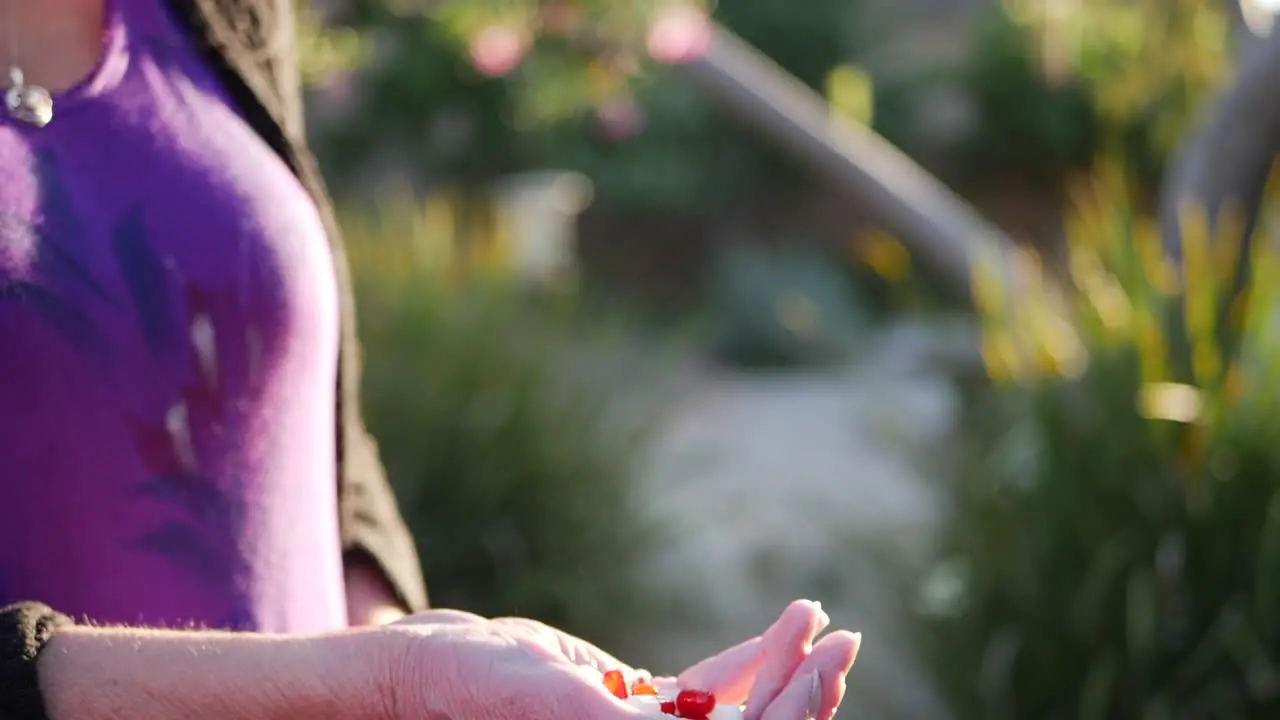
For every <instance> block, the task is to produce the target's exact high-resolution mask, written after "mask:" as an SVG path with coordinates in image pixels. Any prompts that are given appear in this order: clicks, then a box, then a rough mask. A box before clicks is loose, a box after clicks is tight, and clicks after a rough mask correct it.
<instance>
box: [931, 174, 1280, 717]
mask: <svg viewBox="0 0 1280 720" xmlns="http://www.w3.org/2000/svg"><path fill="white" fill-rule="evenodd" d="M1107 177H1114V175H1100V178H1102V181H1100V182H1099V183H1098V184H1097V185H1096V186H1095V187H1093V188H1092V189H1091V190H1092V191H1091V192H1089V193H1087V194H1084V195H1082V198H1083V199H1082V200H1081V202H1080V204H1079V205H1078V206H1077V207H1076V209H1075V210H1074V211H1073V213H1072V215H1071V217H1070V222H1069V228H1070V233H1069V234H1070V237H1071V240H1072V258H1071V270H1072V280H1073V283H1074V288H1073V289H1070V290H1066V291H1064V292H1056V291H1055V290H1054V289H1053V288H1052V287H1051V286H1049V285H1047V284H1044V283H1040V282H1036V281H1035V277H1036V276H1034V275H1029V276H1030V277H1032V279H1033V281H1032V282H1031V283H1030V285H1029V287H1028V289H1027V292H1026V293H1025V294H1023V295H1021V296H1019V297H1018V298H1017V299H1016V301H1015V300H1013V299H1010V298H1008V297H1006V296H1004V295H1003V294H1001V293H999V292H996V291H995V287H996V286H995V285H994V284H993V283H991V282H990V281H989V279H982V278H980V281H979V282H978V283H977V287H978V289H979V291H980V292H979V293H978V300H979V305H980V306H981V307H982V308H983V309H984V312H985V314H986V318H987V335H986V340H985V342H984V356H985V358H986V360H987V362H988V366H989V369H990V372H991V375H992V377H993V379H994V385H993V386H990V387H987V388H985V389H983V390H982V391H981V392H980V393H979V395H978V397H977V398H976V403H975V404H974V407H973V415H972V417H971V418H970V421H969V422H968V423H967V425H966V426H967V427H968V428H969V431H970V432H971V433H972V435H971V448H970V452H969V456H968V458H967V460H966V462H965V464H964V465H963V467H962V472H961V476H962V477H961V482H960V484H959V486H958V488H957V491H956V496H955V507H954V510H953V515H952V517H951V521H950V523H949V528H948V531H947V533H946V535H945V542H944V544H943V548H942V551H941V554H940V557H941V560H940V563H939V565H938V566H937V568H936V569H935V571H934V572H933V573H932V574H931V575H930V576H929V577H928V579H927V581H926V582H925V584H924V588H923V591H922V596H921V611H922V612H923V613H924V617H925V618H926V628H927V629H928V630H929V633H928V635H927V638H928V640H929V641H930V647H931V649H932V651H934V652H935V653H936V654H935V658H936V660H937V663H936V666H935V668H936V672H937V674H938V677H939V678H940V679H941V680H942V681H943V682H944V683H945V685H946V686H947V687H948V688H949V689H950V691H951V695H952V698H953V699H954V700H955V703H956V706H957V709H958V710H959V711H960V713H961V716H962V717H982V718H1037V719H1041V718H1044V719H1054V718H1063V719H1066V718H1072V719H1074V718H1126V719H1127V718H1144V719H1147V718H1151V719H1156V718H1171V719H1172V718H1187V719H1191V718H1196V719H1203V718H1261V717H1275V716H1276V715H1277V713H1280V492H1277V491H1278V490H1280V446H1278V445H1277V442H1276V438H1277V437H1280V387H1278V386H1277V383H1278V382H1280V343H1278V340H1280V337H1278V335H1277V332H1276V327H1275V324H1274V321H1275V317H1276V312H1277V304H1276V301H1277V299H1280V298H1278V296H1277V288H1280V262H1277V259H1276V258H1275V257H1273V256H1271V255H1270V254H1269V253H1263V254H1262V255H1260V256H1259V257H1258V258H1257V259H1256V262H1255V263H1254V265H1253V270H1252V271H1251V272H1252V276H1251V277H1249V278H1247V280H1248V282H1247V283H1245V284H1243V285H1239V284H1238V283H1237V280H1238V278H1237V275H1236V273H1237V272H1238V270H1237V268H1238V267H1239V263H1238V262H1237V261H1238V258H1236V257H1235V256H1234V255H1233V253H1235V252H1238V250H1233V249H1232V248H1229V247H1225V246H1227V245H1230V243H1226V242H1224V243H1221V244H1214V243H1210V242H1209V239H1208V238H1207V237H1205V236H1206V235H1207V231H1206V230H1205V228H1206V227H1207V224H1206V223H1205V222H1204V219H1203V217H1201V216H1198V215H1197V214H1196V213H1188V214H1187V216H1186V222H1185V223H1184V225H1185V227H1186V230H1185V231H1184V234H1185V235H1186V236H1187V237H1188V238H1189V239H1190V242H1189V244H1188V252H1187V259H1186V262H1185V264H1184V265H1183V266H1182V267H1181V268H1174V267H1170V266H1169V265H1168V261H1167V260H1165V258H1164V256H1163V255H1162V254H1161V252H1160V242H1159V238H1158V237H1157V236H1156V233H1157V231H1156V229H1155V227H1156V226H1155V223H1154V222H1152V221H1149V220H1147V219H1143V218H1138V217H1135V216H1134V215H1133V213H1132V212H1131V211H1130V210H1129V209H1128V205H1127V203H1126V202H1125V200H1124V198H1127V197H1129V196H1130V195H1131V192H1130V189H1129V188H1127V187H1124V186H1122V185H1120V184H1119V183H1118V182H1116V181H1112V180H1107ZM1228 237H1229V236H1228ZM1237 290H1238V291H1237Z"/></svg>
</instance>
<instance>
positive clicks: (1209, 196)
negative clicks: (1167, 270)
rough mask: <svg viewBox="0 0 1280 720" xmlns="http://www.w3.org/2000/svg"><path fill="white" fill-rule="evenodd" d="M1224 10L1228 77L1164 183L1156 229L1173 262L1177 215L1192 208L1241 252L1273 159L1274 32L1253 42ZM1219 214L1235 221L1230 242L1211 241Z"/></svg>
mask: <svg viewBox="0 0 1280 720" xmlns="http://www.w3.org/2000/svg"><path fill="white" fill-rule="evenodd" d="M1230 4H1231V5H1232V7H1233V8H1234V9H1235V11H1236V20H1237V24H1238V25H1239V26H1240V32H1241V37H1242V42H1241V43H1240V51H1239V62H1238V65H1237V68H1236V71H1235V74H1234V76H1233V77H1232V79H1231V81H1230V82H1229V83H1228V84H1227V86H1226V87H1225V88H1224V89H1223V90H1222V92H1221V93H1220V95H1219V96H1218V98H1217V99H1216V100H1215V101H1214V102H1213V103H1212V105H1211V106H1210V107H1209V109H1208V112H1207V113H1206V117H1205V121H1204V122H1203V123H1202V124H1201V125H1200V126H1199V127H1198V128H1197V129H1196V130H1195V131H1193V132H1192V133H1191V134H1190V136H1189V137H1188V138H1187V140H1186V141H1185V142H1184V144H1183V147H1182V148H1181V149H1180V150H1179V151H1178V153H1177V155H1176V157H1175V158H1174V161H1173V162H1172V163H1171V164H1170V171H1169V174H1168V175H1167V176H1166V179H1165V183H1164V188H1163V193H1162V197H1161V208H1160V221H1161V226H1162V230H1163V231H1164V237H1165V242H1166V247H1167V249H1168V251H1169V252H1170V254H1171V255H1173V256H1174V257H1175V258H1180V257H1181V248H1182V235H1181V232H1180V227H1179V212H1180V210H1181V209H1182V208H1185V207H1187V206H1188V204H1192V203H1194V204H1195V205H1197V206H1198V207H1199V208H1200V209H1201V210H1203V212H1205V213H1206V214H1207V216H1208V218H1209V228H1210V230H1211V232H1212V233H1213V235H1211V237H1212V238H1213V239H1214V240H1217V241H1219V242H1222V241H1228V242H1240V243H1243V244H1244V245H1243V247H1245V248H1246V249H1247V247H1248V242H1249V240H1250V238H1251V237H1252V235H1253V232H1254V229H1255V227H1256V225H1257V219H1258V218H1257V216H1258V213H1259V211H1260V209H1261V207H1262V202H1263V192H1264V190H1265V188H1266V184H1267V179H1268V177H1269V176H1270V173H1271V169H1272V166H1273V165H1274V163H1275V159H1276V155H1277V152H1280V29H1278V30H1277V31H1274V32H1271V33H1270V35H1269V36H1268V37H1266V38H1258V37H1256V36H1253V35H1252V34H1251V33H1249V31H1248V30H1247V29H1245V28H1244V27H1243V20H1242V18H1241V16H1240V13H1239V9H1240V8H1239V4H1238V2H1237V1H1233V2H1231V3H1230ZM1224 212H1230V213H1239V215H1238V218H1236V219H1235V220H1234V222H1239V225H1238V226H1236V227H1235V228H1232V230H1233V232H1237V233H1239V234H1238V235H1237V236H1236V237H1232V238H1226V237H1221V236H1220V235H1219V233H1221V232H1223V231H1224V230H1223V229H1222V228H1220V227H1219V224H1220V220H1221V219H1222V214H1223V213H1224ZM1243 255H1244V253H1242V256H1243Z"/></svg>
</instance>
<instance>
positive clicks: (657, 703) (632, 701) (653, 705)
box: [627, 695, 665, 717]
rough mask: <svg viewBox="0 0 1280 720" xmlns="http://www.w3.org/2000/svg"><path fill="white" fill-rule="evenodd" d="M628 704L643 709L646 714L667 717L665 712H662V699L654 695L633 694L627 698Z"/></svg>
mask: <svg viewBox="0 0 1280 720" xmlns="http://www.w3.org/2000/svg"><path fill="white" fill-rule="evenodd" d="M627 704H628V705H630V706H632V707H634V708H638V709H640V710H643V711H644V713H645V714H646V715H656V716H658V717H665V713H663V712H662V701H661V700H659V699H658V698H657V697H655V696H653V695H632V696H631V697H629V698H627Z"/></svg>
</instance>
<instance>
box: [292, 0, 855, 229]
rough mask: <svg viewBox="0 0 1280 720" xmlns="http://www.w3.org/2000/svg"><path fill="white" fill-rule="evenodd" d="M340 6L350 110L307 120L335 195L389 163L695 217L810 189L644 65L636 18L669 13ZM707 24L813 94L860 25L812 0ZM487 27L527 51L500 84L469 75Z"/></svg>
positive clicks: (735, 13)
mask: <svg viewBox="0 0 1280 720" xmlns="http://www.w3.org/2000/svg"><path fill="white" fill-rule="evenodd" d="M692 4H693V5H695V6H697V5H698V4H699V3H696V2H695V3H692ZM342 5H344V6H345V8H346V10H345V12H344V13H341V14H340V19H341V21H342V22H343V23H344V24H345V26H347V27H349V28H351V29H353V30H354V31H356V33H357V34H358V36H359V37H360V38H362V39H363V40H364V43H363V44H364V45H365V46H367V47H366V50H367V51H366V52H365V53H364V54H363V55H360V56H359V62H358V63H357V65H358V67H357V68H356V70H355V73H356V75H355V77H356V82H355V83H354V86H355V87H354V90H353V97H352V99H351V102H350V106H349V107H348V108H347V109H346V110H345V111H344V112H343V113H341V114H340V115H338V116H337V117H334V118H330V119H328V120H327V121H325V122H319V123H313V134H314V142H315V145H316V148H317V151H318V153H319V154H320V156H321V160H322V161H323V163H324V166H325V170H326V174H327V175H328V176H329V177H330V178H331V181H332V184H333V185H334V187H335V190H337V191H340V192H343V193H346V192H351V191H355V190H358V189H359V188H360V187H361V185H360V181H361V179H362V178H364V177H365V172H366V171H368V170H371V169H375V168H379V167H381V165H380V164H386V163H387V162H388V158H390V159H391V160H392V162H393V164H396V165H397V169H398V170H400V171H403V172H405V173H406V174H408V176H409V177H411V178H412V179H413V180H414V181H415V182H417V183H419V184H420V185H423V186H427V187H430V186H432V185H433V184H435V183H440V182H445V183H457V182H470V183H483V182H484V181H486V180H488V179H491V178H492V177H494V176H495V175H498V174H502V173H506V172H513V171H517V170H521V169H528V168H532V167H543V168H545V167H556V168H565V169H573V170H580V171H582V172H585V173H586V174H588V175H589V176H590V178H591V180H592V181H593V183H594V184H595V185H596V188H597V191H598V200H599V202H600V203H602V204H605V205H611V206H626V207H631V208H636V207H638V208H645V209H658V210H662V209H677V210H689V209H697V210H699V211H702V212H707V213H713V212H715V210H716V208H718V207H723V205H724V204H725V203H727V202H729V201H731V200H732V199H733V198H734V197H739V195H736V194H735V193H737V192H738V191H740V190H741V189H742V188H744V187H750V186H752V184H758V183H761V182H765V181H768V182H770V183H773V184H776V185H779V186H783V187H787V186H791V185H796V184H797V183H800V182H801V181H805V182H807V175H805V174H804V173H800V172H798V171H797V170H796V168H794V167H793V166H792V164H791V163H790V161H789V160H788V159H787V158H785V157H784V156H783V155H782V154H780V153H778V152H777V151H775V150H774V149H772V148H770V147H769V146H768V145H767V144H765V143H760V142H758V140H757V139H755V138H754V137H751V136H749V135H748V134H747V133H746V131H742V130H739V129H738V128H736V127H733V123H731V122H728V121H726V119H725V118H723V117H719V116H717V115H716V114H715V112H714V108H711V107H709V106H708V105H707V103H706V102H705V100H704V99H702V98H700V97H699V96H698V95H697V93H696V92H693V91H691V90H690V89H689V88H688V87H687V86H685V85H684V84H683V83H682V82H680V81H679V79H678V78H676V77H674V74H673V73H672V72H671V71H670V70H668V69H664V68H662V67H656V66H655V65H654V64H653V63H650V62H649V61H648V60H647V59H646V55H645V52H644V48H643V40H644V33H645V31H646V29H647V27H648V19H649V18H650V17H651V15H652V14H653V13H654V12H656V11H657V10H658V8H659V7H662V6H664V5H667V3H663V2H657V0H626V1H623V0H557V1H556V2H534V1H533V0H523V1H518V2H510V1H508V0H484V1H481V2H477V1H475V0H449V2H445V3H441V4H438V5H437V6H435V7H433V9H432V12H431V14H430V15H427V14H425V13H424V12H423V8H425V7H426V5H425V4H421V3H414V2H406V1H405V0H346V2H344V3H342ZM715 16H716V18H717V20H719V21H720V22H722V23H724V24H725V25H727V26H728V27H729V28H731V29H733V30H736V31H738V32H740V33H742V34H744V35H745V36H746V37H747V38H748V39H749V40H751V41H752V42H755V43H756V44H757V45H758V46H759V47H760V48H761V49H762V50H763V51H764V52H765V53H767V54H769V55H770V56H771V57H773V58H775V59H776V60H778V61H779V63H780V64H781V65H783V67H785V68H786V69H788V70H790V71H792V72H794V73H796V74H798V76H799V77H800V78H801V79H802V80H804V81H805V82H806V83H809V84H810V85H811V86H813V87H814V88H816V89H821V88H822V87H823V84H824V83H825V82H826V79H827V75H828V73H829V72H830V71H831V69H832V68H835V67H836V66H837V65H839V64H840V63H841V62H842V61H843V60H845V59H847V55H848V54H849V53H848V48H849V47H850V46H851V44H852V43H851V42H850V40H851V37H852V36H853V34H854V32H855V30H856V29H857V26H856V22H855V13H854V12H853V10H852V9H851V6H849V5H848V3H844V2H841V0H812V2H810V3H809V4H807V5H806V11H805V12H796V11H795V10H794V8H793V5H792V3H790V2H787V1H786V0H728V1H725V2H720V3H718V5H717V7H716V8H715ZM494 26H497V27H508V26H510V27H512V28H515V29H517V30H518V33H517V35H518V36H519V38H520V42H521V43H527V44H528V52H527V54H526V55H525V57H524V60H523V62H521V63H520V64H519V65H518V66H516V67H515V68H513V69H512V71H511V72H509V73H507V74H505V75H502V76H501V77H490V76H486V75H485V74H483V73H481V72H479V71H478V70H477V69H476V68H475V66H474V63H473V60H472V57H471V50H472V48H471V45H470V44H471V43H472V41H474V39H475V38H476V37H477V36H479V35H480V34H481V33H483V32H484V29H485V28H489V27H494ZM312 34H315V30H314V28H313V29H312ZM335 44H336V45H338V46H339V48H345V47H346V46H347V45H349V44H350V43H345V44H344V43H333V42H325V43H321V42H316V41H314V40H311V41H308V42H307V43H306V47H309V48H310V47H316V48H318V49H317V50H316V52H315V54H317V55H319V56H321V57H327V56H328V55H333V54H335V53H334V50H333V49H332V47H333V46H334V45H335ZM348 55H350V53H348ZM782 173H786V177H785V178H784V177H781V174H782Z"/></svg>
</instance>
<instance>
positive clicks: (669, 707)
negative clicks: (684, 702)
mask: <svg viewBox="0 0 1280 720" xmlns="http://www.w3.org/2000/svg"><path fill="white" fill-rule="evenodd" d="M658 709H659V710H661V711H662V712H664V713H666V714H668V715H675V714H676V702H675V701H674V700H663V701H662V703H661V704H659V705H658Z"/></svg>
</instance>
